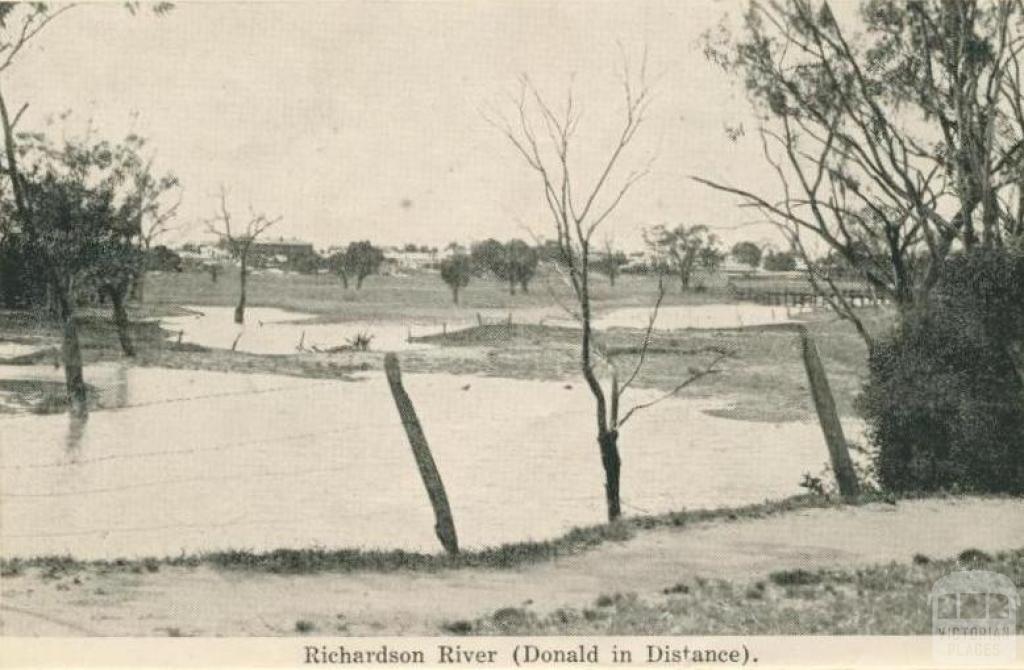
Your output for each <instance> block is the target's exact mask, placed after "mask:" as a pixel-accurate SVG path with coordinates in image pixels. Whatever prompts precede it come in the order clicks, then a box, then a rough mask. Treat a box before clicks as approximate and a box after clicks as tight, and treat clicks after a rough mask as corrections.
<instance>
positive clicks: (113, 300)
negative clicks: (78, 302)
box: [105, 284, 135, 358]
mask: <svg viewBox="0 0 1024 670" xmlns="http://www.w3.org/2000/svg"><path fill="white" fill-rule="evenodd" d="M105 288H106V291H107V295H108V296H110V304H111V305H112V306H113V311H114V325H115V326H116V327H117V338H118V340H120V342H121V351H122V353H124V355H125V356H127V357H129V358H131V357H133V356H135V347H134V345H133V344H132V336H131V333H130V332H129V321H128V312H127V310H125V308H124V298H125V294H126V293H127V292H128V291H127V286H125V285H123V284H122V285H121V286H112V285H109V284H108V285H107V286H106V287H105Z"/></svg>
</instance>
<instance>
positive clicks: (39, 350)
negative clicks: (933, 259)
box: [0, 273, 1024, 635]
mask: <svg viewBox="0 0 1024 670" xmlns="http://www.w3.org/2000/svg"><path fill="white" fill-rule="evenodd" d="M556 279H557V278H554V277H548V278H543V277H542V278H540V279H538V281H537V282H535V284H534V285H533V286H532V287H531V291H530V292H529V293H526V294H522V293H520V294H518V295H515V296H511V295H509V294H508V292H507V290H506V287H505V286H503V285H500V284H498V283H497V282H489V281H487V280H480V281H474V282H473V283H472V284H471V285H470V286H469V287H468V288H467V289H466V290H465V291H464V293H463V295H462V304H461V305H460V306H459V307H455V306H453V305H452V304H451V298H450V294H449V293H448V291H447V288H446V287H445V286H444V285H443V284H442V283H441V282H440V280H439V279H438V278H437V277H436V276H411V277H374V278H371V279H370V280H368V281H367V282H366V284H365V286H364V288H363V290H361V291H354V290H349V291H345V290H343V289H342V288H341V287H340V286H339V284H338V283H337V281H336V280H333V279H332V278H331V277H328V276H322V275H321V276H306V275H275V274H257V275H254V276H253V277H252V278H251V279H250V301H251V302H250V304H252V305H255V307H256V308H257V309H259V308H277V309H281V310H287V311H289V312H294V313H295V314H296V318H297V320H301V321H302V323H310V324H319V325H330V324H344V323H347V322H359V323H369V324H382V325H381V327H384V325H387V324H403V323H407V322H415V323H417V324H422V323H431V324H434V327H432V328H430V329H428V332H426V333H425V334H423V335H417V334H416V332H415V331H413V330H411V329H410V330H411V332H410V333H409V335H410V336H411V338H412V340H413V341H414V342H415V343H417V344H422V345H424V346H413V347H409V348H408V349H406V350H402V351H400V352H399V359H400V361H401V365H402V369H403V371H404V372H406V373H409V374H413V375H415V374H417V373H435V372H437V373H448V374H453V375H467V376H471V377H487V378H498V379H501V378H507V379H517V380H537V381H557V382H559V383H560V384H562V385H564V387H565V388H566V389H570V388H573V387H574V386H575V385H579V384H580V379H579V373H578V362H577V358H576V357H577V355H578V351H577V346H578V345H577V339H576V331H574V329H573V327H572V324H571V323H565V321H566V314H565V312H564V311H563V310H562V308H561V304H564V302H565V301H566V300H567V299H568V295H567V293H566V292H565V287H564V286H561V285H560V284H559V283H558V282H557V281H556ZM236 291H237V286H236V284H235V283H234V281H233V280H232V278H231V277H229V276H225V277H222V278H221V280H220V281H218V282H216V283H214V282H212V281H210V279H209V277H208V276H207V275H206V274H205V273H180V274H179V273H168V274H151V275H150V276H149V277H148V278H147V282H146V293H145V301H144V302H143V303H141V304H135V305H133V306H132V310H131V316H132V326H131V332H132V336H133V339H134V341H135V343H136V348H137V354H136V356H135V358H134V359H132V360H130V361H125V359H124V358H123V356H122V354H121V351H120V348H119V346H118V343H117V338H116V335H115V332H114V328H113V326H112V324H111V323H110V319H109V315H108V314H106V313H105V312H104V311H103V310H102V309H101V308H94V309H89V310H85V313H84V315H83V317H82V320H81V325H82V344H83V356H84V359H85V362H86V380H87V382H88V381H89V366H91V365H96V364H100V363H103V364H110V363H117V364H119V365H122V364H123V365H128V366H131V367H146V368H171V369H178V370H202V371H219V372H230V373H245V374H249V373H259V374H270V375H282V376H285V377H305V378H315V379H325V380H336V381H341V382H348V381H357V380H358V379H359V376H360V375H362V374H365V373H368V372H369V373H373V372H375V371H378V370H380V369H381V368H382V362H383V352H382V351H379V350H375V349H374V347H373V346H372V344H371V347H370V348H369V350H368V351H342V352H340V353H331V354H326V353H322V352H318V351H313V350H309V349H308V348H306V349H304V350H299V348H300V347H301V346H302V342H301V341H299V342H296V350H294V351H290V352H288V353H275V354H265V353H248V352H246V351H244V350H236V351H232V350H231V349H230V348H229V347H209V346H203V345H200V344H197V343H195V342H191V341H189V339H188V338H186V337H184V336H179V335H178V334H176V333H175V332H173V331H172V330H170V329H168V328H166V327H165V326H162V323H165V321H163V322H162V321H161V320H166V319H167V318H169V317H175V316H181V315H183V314H188V313H189V311H188V310H195V309H196V308H198V309H200V310H201V309H202V308H203V307H204V306H207V307H230V306H231V305H232V303H233V300H234V298H235V295H236ZM656 295H657V287H656V284H655V283H654V282H653V280H651V279H650V278H644V277H629V276H627V277H623V278H621V279H620V282H619V283H618V285H617V286H615V287H611V286H609V285H608V284H606V283H602V284H600V285H598V286H597V288H596V290H595V307H596V309H597V311H598V314H607V313H613V312H614V311H615V310H623V309H629V308H647V307H649V306H650V305H651V304H653V303H654V301H655V298H656ZM731 300H732V298H731V297H730V296H728V295H724V294H721V293H715V292H708V293H693V292H689V293H682V292H679V291H676V290H672V289H671V288H670V290H669V292H668V293H667V294H666V296H665V299H664V301H663V303H662V309H663V310H666V313H667V310H670V309H671V308H673V307H682V306H686V305H699V304H721V303H724V302H729V301H731ZM779 309H780V311H782V312H785V313H786V314H787V316H788V317H791V318H786V319H780V321H786V322H784V323H770V324H763V325H757V326H747V327H729V328H718V329H710V330H693V329H689V330H671V331H658V332H656V333H655V335H654V337H653V338H652V341H651V349H650V354H649V356H650V360H649V361H648V365H646V366H645V367H644V368H643V370H642V372H641V373H640V375H639V376H638V377H637V387H638V388H639V389H641V390H648V391H662V392H666V391H668V390H671V389H672V388H674V386H675V385H676V384H677V383H678V380H679V379H680V378H682V377H684V376H685V375H686V374H687V373H688V371H689V370H690V369H692V368H695V367H700V366H702V365H704V364H706V363H707V362H708V361H709V360H710V359H711V358H712V357H714V356H716V355H718V353H719V352H723V351H725V352H728V353H729V358H728V360H727V361H726V363H725V364H724V365H723V366H722V369H721V371H720V372H719V373H717V374H714V375H710V376H708V377H706V378H705V379H703V380H702V381H701V382H700V383H699V384H694V385H692V386H689V387H687V388H685V389H683V390H682V391H681V392H680V395H681V397H684V398H694V399H708V400H714V401H715V402H714V403H713V406H712V407H710V408H709V409H707V410H706V411H707V412H709V413H713V414H714V415H716V416H719V417H725V418H728V419H734V420H739V421H741V422H743V424H741V425H746V426H748V427H749V430H750V431H752V432H751V435H753V434H756V433H757V431H758V430H759V429H760V427H761V426H765V427H767V426H770V425H774V424H778V423H782V422H794V421H795V422H814V421H815V420H816V419H815V414H814V410H813V406H812V404H811V402H810V398H809V394H808V390H807V383H806V376H805V372H804V368H803V364H802V362H801V359H800V356H799V340H798V338H797V336H796V331H795V330H794V325H793V323H790V322H795V323H799V324H802V325H803V326H804V327H806V328H807V329H808V331H809V332H810V333H811V335H812V336H813V337H814V339H815V340H816V342H817V344H818V348H819V350H820V351H821V355H822V359H823V361H824V364H825V367H826V369H827V372H828V374H829V379H830V383H831V386H832V390H833V392H834V395H835V397H836V402H837V406H838V409H839V412H840V414H841V416H842V417H843V419H844V422H849V423H850V425H855V424H856V423H857V412H856V396H857V394H858V392H859V389H860V388H861V385H862V384H863V381H864V376H865V372H866V371H865V359H866V350H865V347H864V344H863V342H862V341H861V339H860V338H859V337H858V335H857V334H856V332H855V331H854V329H853V328H852V327H851V326H850V325H849V324H847V323H844V322H842V321H839V320H837V319H836V318H835V317H834V316H833V315H832V314H831V313H829V312H827V311H800V312H797V311H795V310H794V311H793V312H792V313H790V312H789V311H788V308H786V307H783V306H780V307H779ZM863 316H864V318H865V321H866V323H867V324H868V325H869V327H871V328H874V329H877V330H882V329H884V328H886V327H887V324H888V323H889V319H890V318H891V317H890V315H889V313H888V312H887V309H886V308H885V307H884V306H883V307H866V308H864V310H863ZM438 323H440V324H443V328H444V330H443V332H441V333H438V332H436V331H437V328H436V325H437V324H438ZM448 324H451V327H450V328H449V327H448ZM644 325H645V324H644V321H643V320H642V321H640V322H638V323H637V324H636V325H635V327H626V328H621V327H618V328H609V329H607V330H605V331H604V332H603V335H602V339H603V345H604V346H606V347H608V348H618V349H620V350H623V351H626V352H628V351H629V350H630V349H636V348H637V347H638V346H639V345H640V343H641V342H642V340H643V337H644ZM0 340H3V341H4V342H8V343H15V344H17V345H19V346H24V347H29V348H31V349H32V351H30V352H29V353H25V351H24V350H22V349H18V350H14V349H12V352H14V353H15V354H16V355H11V356H6V357H5V356H4V355H3V354H0V366H8V367H13V366H29V367H31V366H38V365H40V364H45V365H50V364H52V363H54V361H55V360H56V354H55V349H54V347H56V342H57V340H56V338H55V333H54V331H53V328H52V326H51V325H50V324H49V323H47V321H46V320H45V318H43V317H42V316H39V315H31V314H26V313H17V312H0ZM337 344H338V345H343V344H344V341H343V340H342V339H341V338H340V337H339V341H338V342H337ZM623 360H624V361H627V362H628V361H631V360H635V359H630V354H629V353H626V354H624V358H623ZM25 384H26V382H24V381H18V380H16V379H14V378H13V377H12V375H6V377H5V379H4V380H2V381H0V393H3V394H4V397H5V398H7V399H8V401H7V402H5V403H0V412H2V413H6V414H8V415H12V416H17V415H18V414H24V413H35V414H48V413H56V414H59V413H62V412H63V411H64V409H65V407H64V406H63V401H62V393H61V389H60V387H59V386H55V387H53V386H46V385H36V386H31V387H26V386H25ZM95 391H96V392H95V393H94V394H93V403H94V407H95V408H96V409H97V410H99V411H103V410H104V409H111V410H113V409H116V408H117V407H118V406H119V403H123V402H124V399H123V398H119V397H118V394H116V393H105V392H103V391H102V389H95ZM12 398H13V399H14V400H11V399H12ZM414 400H415V398H414ZM451 411H452V412H453V414H456V415H457V413H458V408H457V407H453V408H452V410H451ZM680 429H681V430H685V426H681V427H680ZM428 433H429V427H428ZM850 433H851V435H853V434H855V431H852V430H851V431H850ZM628 439H629V438H628V433H627V434H626V436H625V437H624V444H627V445H628V444H629V443H628ZM627 454H628V452H627ZM595 458H596V452H595ZM826 458H827V454H826V453H825V450H824V447H822V453H821V462H822V463H824V461H825V460H826ZM756 462H757V461H756V458H753V459H752V461H751V467H757V466H756ZM631 465H633V463H630V461H629V459H628V456H627V460H626V465H625V467H626V468H629V467H631ZM811 474H816V473H811ZM700 476H701V473H700V472H690V473H688V472H679V473H678V485H679V486H680V487H685V486H687V480H688V478H689V477H700ZM797 485H798V482H796V481H794V482H793V489H794V493H796V492H798V491H799V488H798V486H797ZM599 486H600V484H599V482H598V481H596V480H595V482H594V487H599ZM715 507H717V508H718V509H715V510H709V511H701V510H696V509H694V510H689V509H686V510H684V509H679V510H674V511H669V512H665V513H655V514H650V513H643V512H638V511H635V510H634V511H632V512H631V513H629V514H628V515H627V517H626V518H625V519H623V520H622V521H620V522H617V523H615V524H611V525H608V524H597V523H596V520H595V525H592V526H587V527H581V528H577V529H575V530H572V531H569V532H567V533H565V534H563V535H561V536H559V537H554V538H550V539H546V540H528V541H522V542H512V543H507V544H505V545H502V546H496V547H495V548H491V549H478V548H473V549H469V550H466V551H463V552H462V553H461V554H460V555H459V556H456V557H450V556H446V555H444V554H441V553H439V548H438V553H431V552H425V551H397V550H396V551H389V550H373V549H361V548H359V547H358V546H353V544H352V543H351V542H349V541H347V538H345V537H338V538H337V539H336V540H334V541H332V542H331V543H330V544H329V545H328V546H322V547H310V548H284V549H279V550H269V551H264V550H253V549H247V548H245V547H237V548H235V549H234V550H211V551H207V552H186V553H183V554H180V555H167V556H161V555H155V556H151V557H149V558H145V557H140V556H138V555H133V556H127V555H126V556H123V557H107V558H103V559H89V560H85V559H82V558H81V557H76V556H74V555H69V556H65V555H61V554H58V555H38V556H19V557H7V558H4V559H3V561H2V575H0V585H2V591H3V599H2V604H0V624H2V631H3V633H4V634H5V635H294V634H323V635H376V634H420V635H435V634H513V633H515V634H575V633H580V634H587V633H589V634H603V633H645V634H681V633H705V634H709V633H710V634H730V633H763V634H768V633H821V634H828V633H833V634H836V633H838V634H842V633H858V634H882V633H884V634H920V633H926V632H928V631H930V625H931V624H930V618H929V616H930V613H929V610H928V608H927V605H926V598H927V594H928V591H929V589H930V588H931V584H932V583H933V582H934V580H935V579H937V578H939V577H941V576H943V575H945V574H947V573H948V572H950V571H952V570H954V569H957V568H962V567H971V566H974V567H977V566H983V567H984V568H985V569H991V570H996V571H999V572H1002V573H1004V574H1007V575H1009V576H1010V577H1011V578H1012V579H1013V580H1014V582H1015V583H1016V584H1017V585H1018V586H1021V585H1024V554H1022V551H1024V521H1022V519H1024V514H1022V512H1024V504H1022V502H1021V501H1020V500H1018V499H1007V498H979V497H962V496H949V497H941V498H925V499H899V500H897V499H893V498H885V497H882V496H878V495H877V494H871V493H868V494H866V495H865V496H863V497H862V498H861V499H858V500H854V501H847V502H845V503H844V502H840V501H838V500H837V499H836V498H835V497H834V496H832V495H830V494H829V493H828V492H827V491H817V492H811V493H809V494H806V495H800V496H791V497H786V498H784V499H781V500H777V501H774V502H766V503H764V504H758V505H742V506H738V505H716V506H715Z"/></svg>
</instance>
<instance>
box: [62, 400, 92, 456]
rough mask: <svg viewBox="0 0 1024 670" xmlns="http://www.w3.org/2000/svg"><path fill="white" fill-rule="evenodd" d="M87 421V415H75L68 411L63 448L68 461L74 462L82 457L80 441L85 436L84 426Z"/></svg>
mask: <svg viewBox="0 0 1024 670" xmlns="http://www.w3.org/2000/svg"><path fill="white" fill-rule="evenodd" d="M88 423H89V417H88V416H76V415H75V414H72V413H70V412H69V413H68V432H67V437H66V438H65V439H64V450H65V452H66V454H67V460H68V462H69V463H72V464H76V463H78V462H79V459H81V457H82V441H83V439H84V438H85V427H86V426H87V425H88Z"/></svg>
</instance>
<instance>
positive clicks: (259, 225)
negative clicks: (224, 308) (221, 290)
mask: <svg viewBox="0 0 1024 670" xmlns="http://www.w3.org/2000/svg"><path fill="white" fill-rule="evenodd" d="M219 198H220V203H219V204H220V207H219V211H218V212H217V214H216V215H215V216H214V217H213V218H212V219H210V220H209V221H207V222H206V228H207V230H208V231H209V232H211V233H213V234H214V235H216V236H217V237H218V238H219V239H220V241H221V243H222V244H224V245H225V246H226V247H227V249H228V251H229V252H230V253H231V254H232V255H233V256H234V257H235V258H236V259H238V279H239V294H238V306H237V307H235V323H244V322H245V299H246V295H245V291H246V284H247V282H248V279H249V252H250V251H251V250H252V245H253V243H254V242H256V240H257V239H258V238H259V236H260V235H262V234H263V233H264V232H266V230H267V229H268V228H270V227H271V226H272V225H274V224H275V223H277V222H279V221H280V220H281V217H280V216H279V217H277V218H274V219H270V218H267V216H266V215H265V214H263V213H262V212H260V213H257V212H255V211H253V209H252V206H251V205H250V207H249V220H248V221H247V222H246V224H245V228H244V230H239V229H237V228H236V229H235V230H232V228H231V212H230V210H229V209H228V196H227V191H226V189H225V188H224V187H223V186H221V188H220V196H219Z"/></svg>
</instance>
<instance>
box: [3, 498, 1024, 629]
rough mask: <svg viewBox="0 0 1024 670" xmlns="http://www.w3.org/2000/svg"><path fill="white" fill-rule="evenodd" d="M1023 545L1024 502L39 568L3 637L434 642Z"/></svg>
mask: <svg viewBox="0 0 1024 670" xmlns="http://www.w3.org/2000/svg"><path fill="white" fill-rule="evenodd" d="M1020 547H1024V500H1006V499H970V498H967V499H963V498H961V499H942V500H939V499H932V500H916V501H905V502H900V503H898V504H896V505H887V504H871V505H865V506H861V507H849V508H839V509H809V510H801V511H794V512H787V513H784V514H779V515H775V516H771V517H766V518H755V519H743V520H735V521H715V522H708V523H702V524H693V525H691V526H687V527H684V528H662V529H657V530H650V531H641V532H638V534H637V535H636V536H635V537H634V538H633V539H631V540H629V541H627V542H622V543H606V544H603V545H601V546H599V547H597V548H596V549H593V550H591V551H589V552H586V553H584V554H580V555H578V556H572V557H568V558H562V559H558V560H554V561H551V562H547V563H541V564H534V565H529V566H524V567H523V568H520V569H515V570H484V569H460V570H442V571H439V572H436V573H425V572H393V573H376V572H355V573H344V574H339V573H318V574H313V575H273V574H264V573H254V572H245V571H234V570H219V569H214V568H211V567H207V566H201V567H195V568H187V567H167V566H161V567H160V569H159V570H158V571H157V572H143V573H139V574H136V573H130V572H109V573H105V574H101V573H99V572H98V571H97V570H96V569H93V568H88V569H84V570H81V571H72V572H69V573H68V574H66V575H62V576H60V577H58V578H56V579H54V578H52V577H51V578H47V577H46V576H44V574H43V572H42V571H41V570H40V569H36V568H33V569H29V570H26V571H25V572H23V573H22V574H20V575H17V576H12V577H7V578H4V579H3V581H2V585H0V586H2V599H0V626H2V633H3V634H4V635H18V636H31V635H44V636H45V635H70V636H74V635H105V636H127V635H131V636H146V635H160V636H163V635H168V634H181V635H203V636H244V635H259V636H267V635H270V636H273V635H292V634H295V632H294V631H295V623H296V621H298V620H306V621H309V622H312V623H313V624H314V625H315V627H316V630H317V631H318V632H319V633H320V634H348V635H381V634H394V635H416V634H419V635H424V634H425V635H434V634H440V633H441V629H440V626H441V625H442V624H444V623H445V622H450V621H454V620H459V619H474V618H476V617H480V616H484V615H487V614H489V613H491V612H493V611H494V610H496V609H499V608H502V607H523V606H526V607H529V608H530V609H531V610H533V611H535V612H537V613H545V612H549V611H551V610H553V609H555V608H558V607H562V606H571V607H582V606H585V605H588V604H590V603H592V602H593V601H594V599H595V598H596V597H597V596H598V595H601V594H613V593H636V594H637V595H638V596H640V597H641V598H645V599H655V598H661V597H664V596H662V595H661V592H662V589H664V588H666V587H668V586H671V585H673V584H675V583H677V582H679V581H680V580H683V579H690V578H693V577H695V576H702V577H705V578H722V579H729V580H736V581H752V580H756V579H762V578H764V577H765V576H767V574H768V573H770V572H772V571H775V570H781V569H793V568H822V567H843V568H855V567H858V566H863V565H870V564H877V563H888V562H891V561H897V562H904V563H905V562H909V561H910V560H911V559H912V557H913V556H914V555H915V554H924V555H926V556H929V557H932V558H948V557H952V556H955V555H957V554H958V553H960V552H961V551H963V550H965V549H972V548H973V549H979V550H982V551H985V552H995V551H999V550H1004V549H1015V548H1020Z"/></svg>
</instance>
